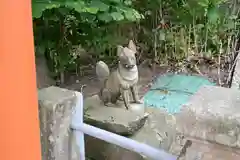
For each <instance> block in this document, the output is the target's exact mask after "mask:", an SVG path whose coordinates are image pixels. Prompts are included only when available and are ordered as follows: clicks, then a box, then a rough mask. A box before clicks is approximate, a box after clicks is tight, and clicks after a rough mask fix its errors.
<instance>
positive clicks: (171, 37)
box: [32, 0, 240, 81]
mask: <svg viewBox="0 0 240 160" xmlns="http://www.w3.org/2000/svg"><path fill="white" fill-rule="evenodd" d="M239 8H240V7H239V5H238V4H237V0H236V1H226V0H171V1H170V0H52V1H50V0H32V13H33V19H34V34H35V46H36V53H37V54H44V55H45V56H46V57H47V60H48V66H49V69H50V70H51V72H52V73H53V76H55V77H57V78H60V79H61V81H64V78H63V77H64V74H65V73H66V72H75V73H77V74H78V73H79V72H81V66H84V65H88V64H93V65H94V64H95V62H96V60H99V59H104V60H105V61H107V62H114V61H115V60H116V58H115V49H116V45H119V44H126V43H127V42H128V40H129V39H133V40H134V41H135V42H136V43H137V45H138V46H139V48H140V49H139V52H140V55H141V57H142V59H144V58H151V59H154V60H155V61H156V62H160V63H168V62H169V59H171V60H173V59H174V60H176V61H182V60H184V59H186V58H188V57H189V56H191V55H194V56H207V57H211V58H214V57H216V56H219V55H229V54H232V53H233V52H235V48H236V45H237V39H238V29H239Z"/></svg>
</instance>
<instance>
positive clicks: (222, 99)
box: [176, 86, 240, 148]
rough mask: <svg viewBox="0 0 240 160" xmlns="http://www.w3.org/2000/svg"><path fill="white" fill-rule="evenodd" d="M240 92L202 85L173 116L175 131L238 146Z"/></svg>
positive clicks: (239, 143)
mask: <svg viewBox="0 0 240 160" xmlns="http://www.w3.org/2000/svg"><path fill="white" fill-rule="evenodd" d="M239 106H240V91H239V90H235V89H229V88H222V87H216V86H214V87H213V86H204V87H202V88H200V90H199V91H198V92H197V93H196V94H195V95H193V96H192V97H191V99H190V101H189V102H188V103H187V104H186V105H184V106H183V108H182V111H181V112H180V113H179V114H177V115H176V121H177V126H176V129H177V131H178V132H179V133H181V134H183V135H186V136H190V137H195V138H198V139H202V140H207V141H212V142H216V143H219V144H223V145H226V146H229V147H237V148H240V107H239Z"/></svg>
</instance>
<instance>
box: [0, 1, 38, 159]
mask: <svg viewBox="0 0 240 160" xmlns="http://www.w3.org/2000/svg"><path fill="white" fill-rule="evenodd" d="M0 159H1V160H40V159H41V150H40V128H39V119H38V106H37V89H36V73H35V60H34V45H33V31H32V14H31V0H0Z"/></svg>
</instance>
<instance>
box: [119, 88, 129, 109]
mask: <svg viewBox="0 0 240 160" xmlns="http://www.w3.org/2000/svg"><path fill="white" fill-rule="evenodd" d="M121 95H122V99H123V102H124V105H125V107H126V109H127V110H128V109H129V107H130V104H129V103H130V102H129V94H128V90H126V89H123V88H122V89H121Z"/></svg>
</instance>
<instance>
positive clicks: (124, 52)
mask: <svg viewBox="0 0 240 160" xmlns="http://www.w3.org/2000/svg"><path fill="white" fill-rule="evenodd" d="M136 53H137V49H136V45H135V44H134V42H133V41H132V40H130V41H129V43H128V47H123V46H118V48H117V55H118V57H119V63H120V65H121V66H122V67H123V68H125V69H127V70H131V69H133V68H134V67H135V66H136V56H135V54H136Z"/></svg>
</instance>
